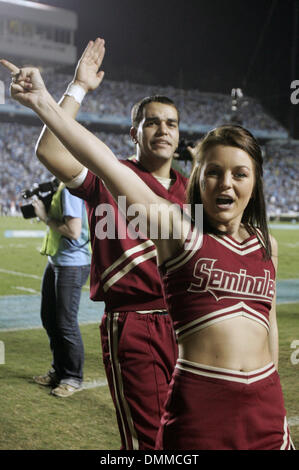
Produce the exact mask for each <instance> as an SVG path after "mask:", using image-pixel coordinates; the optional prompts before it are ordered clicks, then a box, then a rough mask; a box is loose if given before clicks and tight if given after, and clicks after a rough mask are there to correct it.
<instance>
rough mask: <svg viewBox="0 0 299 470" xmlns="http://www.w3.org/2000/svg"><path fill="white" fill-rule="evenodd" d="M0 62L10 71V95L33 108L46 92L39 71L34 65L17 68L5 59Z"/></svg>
mask: <svg viewBox="0 0 299 470" xmlns="http://www.w3.org/2000/svg"><path fill="white" fill-rule="evenodd" d="M0 63H1V64H2V65H3V66H4V67H6V68H7V69H8V70H9V71H10V72H11V76H12V81H11V85H10V94H11V97H12V98H13V99H14V100H16V101H18V102H19V103H21V104H22V105H24V106H27V107H29V108H32V109H34V108H35V107H36V105H37V104H38V103H39V101H40V99H41V97H42V96H43V95H45V94H47V93H48V92H47V89H46V87H45V84H44V81H43V79H42V77H41V74H40V71H39V70H38V69H37V68H34V67H23V68H19V67H17V66H16V65H14V64H12V63H11V62H9V61H8V60H5V59H0Z"/></svg>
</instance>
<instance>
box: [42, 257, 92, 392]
mask: <svg viewBox="0 0 299 470" xmlns="http://www.w3.org/2000/svg"><path fill="white" fill-rule="evenodd" d="M89 270H90V266H89V265H88V266H54V265H52V264H51V263H48V264H47V266H46V269H45V272H44V275H43V280H42V292H41V320H42V324H43V327H44V328H45V330H46V331H47V334H48V337H49V340H50V348H51V351H52V354H53V363H52V367H53V369H54V370H55V373H56V376H57V379H58V381H59V382H60V383H68V384H70V385H73V386H74V387H79V386H80V385H81V382H82V380H83V365H84V346H83V341H82V337H81V333H80V328H79V323H78V310H79V304H80V297H81V290H82V287H83V286H84V284H85V282H86V281H87V278H88V275H89Z"/></svg>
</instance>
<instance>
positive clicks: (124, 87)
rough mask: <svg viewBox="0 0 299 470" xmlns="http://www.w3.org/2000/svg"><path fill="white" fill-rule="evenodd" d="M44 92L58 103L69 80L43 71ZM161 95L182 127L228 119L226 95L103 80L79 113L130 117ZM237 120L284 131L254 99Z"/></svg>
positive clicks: (243, 104)
mask: <svg viewBox="0 0 299 470" xmlns="http://www.w3.org/2000/svg"><path fill="white" fill-rule="evenodd" d="M43 77H44V80H45V82H46V85H47V88H48V90H49V91H50V93H51V94H52V96H54V98H55V99H57V100H59V99H60V98H61V96H62V94H63V93H64V91H65V90H66V87H67V85H68V84H69V83H70V82H71V80H72V76H71V75H67V74H62V73H57V72H55V71H53V69H47V70H44V71H43ZM0 79H1V80H2V81H4V83H5V88H6V90H8V89H9V83H10V77H9V76H7V73H6V72H5V71H3V70H1V69H0ZM154 94H163V95H166V96H168V97H169V98H171V99H173V101H174V102H175V103H176V104H177V106H178V108H179V110H180V116H181V122H182V123H183V124H184V125H186V126H199V125H206V126H217V125H220V124H223V122H226V121H227V120H229V119H230V116H231V96H230V90H228V93H227V95H226V94H220V93H206V92H201V91H199V90H184V89H179V88H174V87H172V86H167V87H165V86H164V87H161V86H149V85H141V84H136V83H129V82H118V81H112V80H107V79H105V80H104V81H103V83H102V84H101V86H100V87H99V89H97V90H95V91H94V92H93V93H91V94H88V95H87V96H86V97H85V99H84V101H83V103H82V108H81V111H82V112H87V113H92V114H96V115H97V116H104V117H109V116H114V117H119V118H126V119H128V117H129V116H130V113H131V107H132V104H133V103H135V102H137V101H138V100H140V99H142V98H143V97H144V96H150V95H154ZM6 103H7V104H10V105H12V106H14V107H18V108H20V105H19V104H18V103H16V102H15V101H13V100H11V99H10V97H9V96H6ZM239 116H240V118H241V119H242V122H243V125H244V127H247V128H248V129H259V130H268V131H270V130H272V131H285V129H284V128H283V127H282V126H281V125H280V124H279V123H278V122H277V121H276V120H275V119H273V118H272V117H270V116H269V115H268V114H267V113H266V112H265V111H264V109H263V107H262V106H261V104H260V103H259V102H258V101H257V100H255V99H254V98H251V97H247V96H245V97H244V99H243V100H242V102H241V104H240V109H239Z"/></svg>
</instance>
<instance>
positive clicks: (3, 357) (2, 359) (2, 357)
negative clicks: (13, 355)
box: [0, 341, 5, 364]
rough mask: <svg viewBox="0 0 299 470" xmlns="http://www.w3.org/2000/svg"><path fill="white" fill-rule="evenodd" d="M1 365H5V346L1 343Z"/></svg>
mask: <svg viewBox="0 0 299 470" xmlns="http://www.w3.org/2000/svg"><path fill="white" fill-rule="evenodd" d="M0 364H5V345H4V342H3V341H0Z"/></svg>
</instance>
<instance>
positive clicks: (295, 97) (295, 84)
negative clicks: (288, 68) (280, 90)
mask: <svg viewBox="0 0 299 470" xmlns="http://www.w3.org/2000/svg"><path fill="white" fill-rule="evenodd" d="M297 87H298V88H297ZM291 88H292V89H293V88H297V89H295V91H293V93H291V103H292V104H298V103H299V97H298V95H299V80H293V81H292V83H291Z"/></svg>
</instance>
